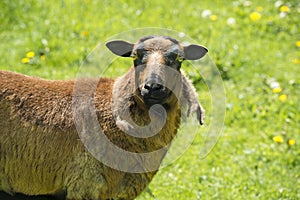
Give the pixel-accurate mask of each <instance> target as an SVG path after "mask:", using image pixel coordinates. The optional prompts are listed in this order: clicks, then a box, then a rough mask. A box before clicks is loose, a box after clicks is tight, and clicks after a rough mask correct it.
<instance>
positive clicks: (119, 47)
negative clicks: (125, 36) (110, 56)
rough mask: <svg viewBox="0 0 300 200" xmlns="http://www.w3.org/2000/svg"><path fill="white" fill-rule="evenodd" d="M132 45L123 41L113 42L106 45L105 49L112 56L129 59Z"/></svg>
mask: <svg viewBox="0 0 300 200" xmlns="http://www.w3.org/2000/svg"><path fill="white" fill-rule="evenodd" d="M133 46H134V44H131V43H129V42H126V41H123V40H113V41H110V42H107V43H106V47H107V48H108V49H109V50H110V51H111V52H113V53H114V54H116V55H118V56H122V57H129V56H130V55H131V52H132V49H133Z"/></svg>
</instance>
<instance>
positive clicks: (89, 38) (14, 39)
mask: <svg viewBox="0 0 300 200" xmlns="http://www.w3.org/2000/svg"><path fill="white" fill-rule="evenodd" d="M299 14H300V4H299V2H298V1H296V0H292V1H275V0H274V1H272V0H268V1H258V0H255V1H242V0H238V1H217V0H215V1H196V0H192V1H174V2H172V3H170V2H169V1H158V0H153V1H109V0H104V1H92V0H84V1H79V0H75V1H73V0H72V1H71V0H60V1H44V0H36V1H35V0H29V1H9V0H2V1H0V19H1V29H0V40H1V48H0V53H1V58H0V69H3V70H11V71H17V72H20V73H24V74H28V75H33V76H40V77H43V78H48V79H74V78H76V75H77V72H78V70H79V68H80V66H81V64H82V63H83V62H84V59H85V58H86V56H87V55H88V54H89V53H90V52H91V51H92V50H93V49H94V48H95V47H96V45H97V44H98V43H100V42H103V41H106V40H107V39H108V38H109V37H111V36H112V35H115V34H118V33H120V32H123V31H128V30H131V29H133V28H142V27H161V28H169V29H173V30H175V31H178V32H183V33H185V34H186V35H188V36H190V37H192V38H193V39H194V40H196V41H198V42H199V43H200V44H202V45H204V46H206V47H208V49H209V55H210V56H211V58H212V59H213V60H214V61H215V63H216V65H217V66H218V68H219V69H220V72H221V75H222V77H223V79H224V86H225V88H226V97H227V100H226V105H227V110H226V112H227V114H226V120H225V129H224V133H223V134H222V136H221V138H220V140H219V142H218V143H217V145H216V147H215V148H214V150H213V151H212V152H211V153H210V154H209V155H208V156H207V157H206V158H205V159H200V158H199V153H200V149H201V144H202V142H200V141H202V138H199V136H198V137H197V138H196V140H195V141H194V143H193V144H192V145H191V147H190V148H189V149H188V150H187V152H185V153H184V155H183V156H182V157H181V158H180V159H178V160H177V161H176V162H175V163H173V164H172V165H170V166H168V167H166V168H164V169H162V170H161V171H159V173H158V174H157V176H156V177H155V178H154V180H153V182H152V183H151V184H150V186H149V189H148V192H147V191H146V192H144V193H143V194H142V195H141V196H140V197H138V199H139V200H144V199H170V200H171V199H172V200H173V199H300V193H299V191H300V148H299V141H300V135H299V134H300V132H299V130H300V114H299V113H300V104H299V97H300V79H299V74H300V26H299ZM120 39H122V38H120ZM131 42H134V41H131ZM100 64H101V63H100ZM188 66H189V65H186V66H185V69H186V71H189V69H188ZM128 68H129V66H128V62H127V61H123V60H117V61H116V62H115V63H114V65H113V66H112V67H111V68H109V69H108V71H106V73H107V74H109V75H110V76H111V77H115V76H116V75H119V74H122V73H124V72H125V71H126V70H127V69H128ZM187 74H189V73H187ZM190 75H191V78H192V79H193V81H194V82H195V84H196V87H197V89H198V92H199V98H200V99H202V100H203V102H202V103H203V105H204V107H205V108H209V105H208V104H209V102H206V99H207V98H206V97H207V96H209V95H208V94H207V89H206V88H205V85H204V84H203V81H202V79H201V77H199V76H197V74H196V75H195V74H194V73H193V72H192V71H191V72H190ZM207 113H208V114H209V113H210V111H209V110H208V112H207ZM208 118H209V115H208ZM208 121H209V120H208ZM204 129H205V128H204ZM201 130H203V129H201V128H200V131H201ZM199 135H201V134H199Z"/></svg>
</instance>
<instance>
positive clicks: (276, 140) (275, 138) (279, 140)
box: [273, 135, 283, 143]
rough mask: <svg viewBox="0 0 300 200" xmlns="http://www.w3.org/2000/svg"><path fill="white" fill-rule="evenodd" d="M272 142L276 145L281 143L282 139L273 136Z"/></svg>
mask: <svg viewBox="0 0 300 200" xmlns="http://www.w3.org/2000/svg"><path fill="white" fill-rule="evenodd" d="M273 141H274V142H277V143H283V138H282V137H281V136H280V135H278V136H274V137H273Z"/></svg>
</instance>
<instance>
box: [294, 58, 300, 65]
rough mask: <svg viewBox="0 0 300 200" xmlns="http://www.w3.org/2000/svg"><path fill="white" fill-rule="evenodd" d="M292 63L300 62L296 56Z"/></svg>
mask: <svg viewBox="0 0 300 200" xmlns="http://www.w3.org/2000/svg"><path fill="white" fill-rule="evenodd" d="M292 63H294V64H296V65H297V64H299V63H300V60H299V59H298V58H294V59H293V60H292Z"/></svg>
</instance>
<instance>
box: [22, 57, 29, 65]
mask: <svg viewBox="0 0 300 200" xmlns="http://www.w3.org/2000/svg"><path fill="white" fill-rule="evenodd" d="M21 62H22V63H25V64H26V63H29V62H30V58H22V60H21Z"/></svg>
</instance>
